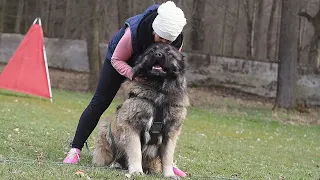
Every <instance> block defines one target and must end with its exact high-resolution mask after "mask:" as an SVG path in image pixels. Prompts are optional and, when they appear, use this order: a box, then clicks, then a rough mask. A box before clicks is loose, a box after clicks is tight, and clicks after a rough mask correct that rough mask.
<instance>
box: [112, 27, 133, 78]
mask: <svg viewBox="0 0 320 180" xmlns="http://www.w3.org/2000/svg"><path fill="white" fill-rule="evenodd" d="M132 52H133V50H132V40H131V31H130V28H127V29H126V31H125V33H124V35H123V36H122V38H121V39H120V41H119V43H118V45H117V47H116V49H115V50H114V53H113V55H112V57H111V64H112V66H113V67H114V68H115V69H116V71H118V73H119V74H121V75H123V76H125V77H127V78H128V79H131V80H132V67H131V66H130V65H128V63H127V61H128V60H129V59H130V57H131V56H132Z"/></svg>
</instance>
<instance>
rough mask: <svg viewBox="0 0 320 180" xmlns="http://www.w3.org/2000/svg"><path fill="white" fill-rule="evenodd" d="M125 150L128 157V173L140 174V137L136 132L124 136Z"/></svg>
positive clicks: (141, 172) (141, 171)
mask: <svg viewBox="0 0 320 180" xmlns="http://www.w3.org/2000/svg"><path fill="white" fill-rule="evenodd" d="M126 142H127V144H126V146H125V152H126V155H127V158H128V169H129V174H138V175H142V174H143V170H142V154H141V143H140V137H139V135H138V134H137V133H135V132H132V133H130V135H129V136H127V137H126Z"/></svg>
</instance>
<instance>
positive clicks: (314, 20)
mask: <svg viewBox="0 0 320 180" xmlns="http://www.w3.org/2000/svg"><path fill="white" fill-rule="evenodd" d="M299 16H302V17H305V18H307V20H308V21H309V22H310V23H311V24H312V25H313V27H314V34H313V37H312V39H311V42H310V50H309V57H308V61H309V64H311V65H312V66H314V67H316V68H319V65H320V62H319V59H320V49H319V48H320V47H319V44H320V8H319V10H318V12H317V14H316V15H315V16H313V17H312V16H311V15H310V14H308V13H307V12H299Z"/></svg>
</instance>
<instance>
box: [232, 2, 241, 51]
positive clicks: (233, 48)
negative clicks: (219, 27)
mask: <svg viewBox="0 0 320 180" xmlns="http://www.w3.org/2000/svg"><path fill="white" fill-rule="evenodd" d="M239 19H240V0H238V5H237V14H236V23H235V30H234V32H233V34H232V46H231V55H232V56H235V52H234V50H235V47H236V43H235V42H236V38H237V34H238V29H239V27H238V26H239Z"/></svg>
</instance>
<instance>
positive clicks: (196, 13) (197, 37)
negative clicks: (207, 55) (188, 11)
mask: <svg viewBox="0 0 320 180" xmlns="http://www.w3.org/2000/svg"><path fill="white" fill-rule="evenodd" d="M205 6H206V0H197V1H195V0H194V1H193V11H192V12H193V13H192V24H191V26H192V30H191V42H192V44H191V48H192V50H194V51H202V50H203V49H204V41H205V30H204V15H205Z"/></svg>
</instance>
